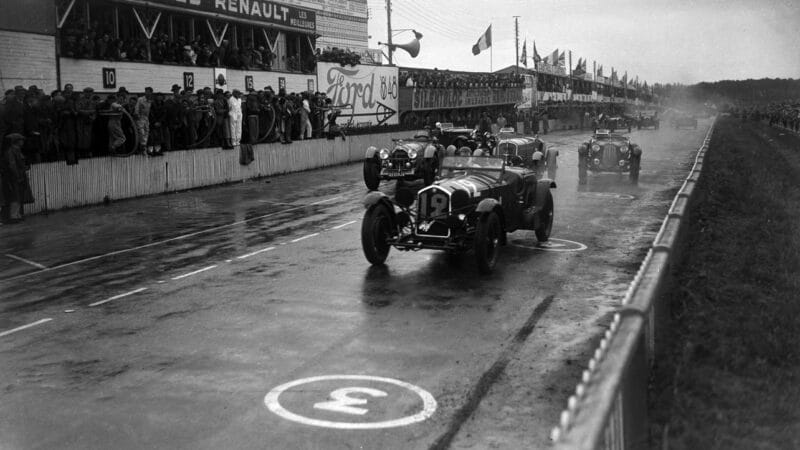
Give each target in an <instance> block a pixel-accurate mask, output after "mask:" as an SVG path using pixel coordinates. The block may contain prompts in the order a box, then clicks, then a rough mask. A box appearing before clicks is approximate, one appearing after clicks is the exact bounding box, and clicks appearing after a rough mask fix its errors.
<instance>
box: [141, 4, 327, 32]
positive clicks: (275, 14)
mask: <svg viewBox="0 0 800 450" xmlns="http://www.w3.org/2000/svg"><path fill="white" fill-rule="evenodd" d="M150 3H160V4H162V5H167V6H177V7H180V8H183V9H186V10H194V11H203V12H208V13H214V14H222V15H225V16H229V17H234V18H236V17H238V18H241V19H249V20H256V21H259V22H264V24H275V25H283V26H285V27H289V28H295V29H297V30H305V31H315V30H316V29H317V15H316V13H315V12H314V11H310V10H307V9H302V8H298V7H296V6H289V5H286V4H283V3H276V2H271V1H261V0H151V1H150Z"/></svg>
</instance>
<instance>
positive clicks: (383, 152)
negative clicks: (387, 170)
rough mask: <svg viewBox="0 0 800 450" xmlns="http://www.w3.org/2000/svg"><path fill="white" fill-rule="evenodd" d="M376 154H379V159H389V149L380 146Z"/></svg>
mask: <svg viewBox="0 0 800 450" xmlns="http://www.w3.org/2000/svg"><path fill="white" fill-rule="evenodd" d="M378 156H380V158H381V159H389V150H386V149H385V148H382V149H381V151H380V153H378Z"/></svg>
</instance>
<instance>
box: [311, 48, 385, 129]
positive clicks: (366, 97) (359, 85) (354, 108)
mask: <svg viewBox="0 0 800 450" xmlns="http://www.w3.org/2000/svg"><path fill="white" fill-rule="evenodd" d="M317 74H318V75H317V85H318V87H319V91H320V92H324V93H325V94H326V95H327V96H328V98H330V99H331V101H332V102H333V105H334V106H336V107H338V108H340V109H341V110H342V115H341V117H342V123H345V122H346V121H348V120H350V119H352V125H353V126H358V125H383V124H387V125H396V124H398V123H399V121H398V115H397V110H398V103H397V98H398V93H399V87H398V85H397V83H398V81H397V75H398V73H397V67H384V66H364V65H358V66H342V65H341V64H337V63H328V62H319V63H317Z"/></svg>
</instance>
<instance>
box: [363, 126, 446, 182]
mask: <svg viewBox="0 0 800 450" xmlns="http://www.w3.org/2000/svg"><path fill="white" fill-rule="evenodd" d="M393 144H394V145H393V146H392V149H391V150H389V149H387V148H382V149H380V150H378V148H377V147H374V146H370V147H369V148H368V149H367V152H366V154H365V156H364V184H366V185H367V189H369V190H371V191H374V190H376V189H378V185H380V182H381V180H415V179H419V178H422V179H423V180H424V182H425V185H426V186H428V185H430V184H431V183H433V180H434V179H435V178H436V174H437V173H438V172H439V162H440V161H441V160H442V158H443V157H444V147H442V145H441V144H440V143H439V142H438V140H437V139H436V138H435V137H431V136H430V133H429V132H427V131H422V132H419V133H417V134H416V135H415V136H414V138H413V139H399V140H393Z"/></svg>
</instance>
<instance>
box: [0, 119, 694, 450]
mask: <svg viewBox="0 0 800 450" xmlns="http://www.w3.org/2000/svg"><path fill="white" fill-rule="evenodd" d="M701 128H702V127H701ZM703 133H704V130H702V129H700V130H697V131H696V132H695V131H694V130H681V131H674V130H668V129H663V130H660V131H658V132H655V131H644V130H643V131H640V132H636V131H635V132H634V133H632V134H631V136H632V138H633V140H634V141H635V142H638V143H640V144H641V145H642V147H643V148H644V150H645V154H644V156H643V162H642V166H643V168H642V172H641V176H640V180H639V184H638V185H631V184H630V183H629V182H628V180H627V176H624V175H619V174H613V173H612V174H593V175H590V176H589V182H588V184H587V185H585V186H580V187H579V186H578V183H577V168H576V167H575V164H574V163H575V161H576V160H577V147H578V145H579V143H580V141H581V140H582V139H583V138H584V137H585V135H583V134H580V133H578V132H571V133H562V134H558V135H553V141H554V142H556V144H555V145H556V147H557V148H558V149H559V151H560V161H559V166H560V170H559V172H558V175H557V182H558V188H557V189H555V190H554V195H555V224H554V227H553V239H552V240H551V242H549V243H548V244H547V245H540V244H539V243H537V241H536V238H535V236H534V234H533V233H532V232H526V231H520V232H516V233H513V234H511V235H509V245H507V246H505V247H503V248H502V251H501V254H500V260H499V263H498V267H497V270H496V273H494V274H493V275H492V276H490V277H486V276H481V275H479V274H478V272H477V270H476V268H475V267H474V261H473V258H472V257H471V255H469V254H468V255H466V256H465V258H463V261H456V262H455V263H454V262H451V261H449V260H448V258H446V257H445V255H444V254H442V253H440V252H435V251H418V252H399V251H395V250H392V252H391V253H390V256H389V259H388V260H387V265H386V266H382V267H370V266H369V265H368V263H367V262H366V260H365V259H364V256H363V253H362V251H361V247H360V240H359V239H360V237H359V236H360V225H361V216H362V214H363V207H362V206H361V200H362V199H363V196H364V194H365V192H366V191H365V188H364V185H363V182H362V180H361V167H360V166H359V165H358V164H354V165H348V166H340V167H334V168H329V169H325V170H316V171H309V172H304V173H300V174H292V175H286V176H279V177H273V178H271V179H269V180H260V181H253V182H248V183H243V184H236V185H230V186H224V187H218V188H213V189H204V190H197V191H191V192H184V193H178V194H171V195H164V196H156V197H149V198H144V199H137V200H130V201H124V202H118V203H113V204H111V205H109V206H102V207H92V208H85V209H80V210H73V211H65V212H57V213H52V214H50V215H48V216H38V217H30V218H28V220H26V222H25V223H24V224H23V225H20V226H15V227H5V226H4V227H2V228H0V238H2V240H0V292H2V294H0V358H2V360H3V362H4V364H3V365H2V368H0V386H1V387H2V389H3V402H2V403H1V404H0V418H2V420H0V436H3V440H4V445H7V446H9V447H10V448H53V447H58V448H81V449H85V448H107V447H108V444H109V443H111V442H113V443H114V447H115V448H150V447H156V448H193V449H194V448H287V449H288V448H326V449H328V448H361V447H363V448H402V449H406V448H429V447H431V446H434V447H435V446H437V445H441V446H447V445H452V446H453V447H456V448H466V447H473V448H486V447H492V446H499V447H503V448H519V447H529V448H538V447H545V446H546V445H547V440H546V439H547V438H546V437H547V435H548V433H549V429H550V427H551V426H552V425H553V421H554V420H556V419H557V415H558V413H559V412H560V408H561V407H562V406H563V404H564V401H565V399H566V398H567V397H568V395H569V390H571V389H572V387H574V382H575V381H576V380H577V379H578V378H579V376H580V372H581V370H582V369H583V368H582V367H578V365H577V364H573V361H583V360H585V356H586V354H587V352H589V351H591V350H592V349H593V345H592V344H593V343H594V341H595V340H596V338H597V337H598V336H599V335H600V334H601V333H602V332H603V331H604V329H605V327H606V325H607V323H608V317H609V315H610V314H611V313H612V312H613V309H614V307H615V306H616V304H617V303H618V302H619V301H620V300H621V299H622V297H623V295H624V292H625V290H626V288H627V284H628V283H629V282H630V280H631V279H632V277H633V274H634V273H635V271H636V269H637V268H638V264H639V262H640V261H641V259H642V257H643V255H644V253H645V252H646V249H647V246H648V245H649V243H650V242H651V241H652V238H653V236H654V235H655V232H656V231H657V229H658V226H659V224H660V221H661V219H662V218H663V216H664V214H665V213H666V211H667V209H668V206H669V203H670V201H671V199H672V196H673V194H674V192H675V191H676V189H677V187H678V186H679V184H680V182H681V181H682V178H683V177H685V175H686V170H687V167H688V164H689V162H690V161H691V160H692V157H693V153H694V151H695V150H696V148H697V147H698V146H699V145H700V142H701V141H702V137H703ZM545 140H547V139H545ZM393 188H394V187H393V186H392V185H386V186H382V187H381V189H382V190H385V191H386V192H389V193H391V192H392V191H393ZM4 255H13V257H10V256H4ZM387 380H389V381H387ZM294 382H296V383H294ZM279 386H283V387H285V389H281V390H279V391H278V393H277V394H273V395H272V396H268V393H270V392H273V391H274V389H275V388H276V387H279ZM425 393H428V394H430V396H431V398H433V399H434V400H435V410H433V409H431V408H433V406H432V404H431V403H430V402H426V399H427V398H428V397H426V394H425ZM270 405H272V406H270ZM276 405H277V406H276ZM282 410H286V411H288V412H289V414H283V415H281V414H277V413H276V412H275V411H282ZM423 413H425V414H423ZM428 413H429V414H428ZM420 414H422V415H420ZM423 416H424V418H423V419H420V420H411V419H408V418H418V417H423ZM341 423H346V424H351V425H345V426H341V425H339V426H338V427H337V426H330V424H341ZM386 423H389V424H392V426H391V427H388V428H381V431H375V428H378V427H377V426H374V424H386ZM322 424H328V425H322ZM352 424H360V425H352ZM365 424H366V425H365ZM369 424H373V425H369Z"/></svg>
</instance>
